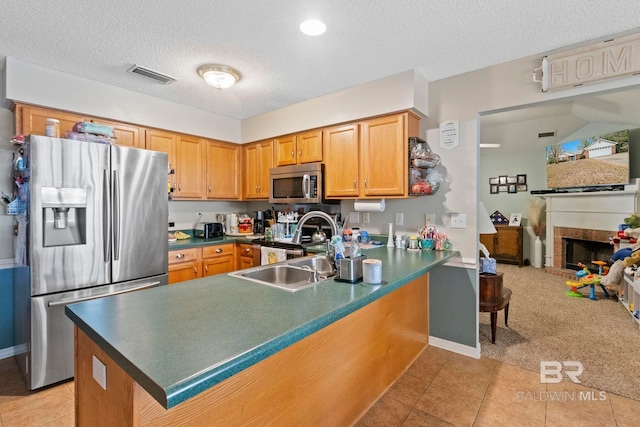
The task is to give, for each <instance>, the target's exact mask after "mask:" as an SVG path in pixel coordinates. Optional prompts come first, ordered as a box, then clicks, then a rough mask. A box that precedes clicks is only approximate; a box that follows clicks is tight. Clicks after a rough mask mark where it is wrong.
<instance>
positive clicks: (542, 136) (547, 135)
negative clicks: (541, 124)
mask: <svg viewBox="0 0 640 427" xmlns="http://www.w3.org/2000/svg"><path fill="white" fill-rule="evenodd" d="M550 136H556V131H555V130H554V131H551V132H540V133H539V134H538V138H549V137H550Z"/></svg>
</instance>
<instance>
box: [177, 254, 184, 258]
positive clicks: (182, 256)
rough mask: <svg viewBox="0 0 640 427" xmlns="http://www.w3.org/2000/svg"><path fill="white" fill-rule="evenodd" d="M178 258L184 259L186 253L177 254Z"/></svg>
mask: <svg viewBox="0 0 640 427" xmlns="http://www.w3.org/2000/svg"><path fill="white" fill-rule="evenodd" d="M176 258H177V259H182V258H184V254H176Z"/></svg>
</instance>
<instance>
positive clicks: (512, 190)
mask: <svg viewBox="0 0 640 427" xmlns="http://www.w3.org/2000/svg"><path fill="white" fill-rule="evenodd" d="M508 192H509V193H517V192H518V189H517V187H516V184H509V190H508Z"/></svg>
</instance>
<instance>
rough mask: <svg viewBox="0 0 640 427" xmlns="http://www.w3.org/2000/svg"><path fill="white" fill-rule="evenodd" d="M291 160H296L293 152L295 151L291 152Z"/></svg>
mask: <svg viewBox="0 0 640 427" xmlns="http://www.w3.org/2000/svg"><path fill="white" fill-rule="evenodd" d="M291 158H292V159H295V158H296V152H295V151H293V150H291Z"/></svg>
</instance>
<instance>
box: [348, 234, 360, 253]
mask: <svg viewBox="0 0 640 427" xmlns="http://www.w3.org/2000/svg"><path fill="white" fill-rule="evenodd" d="M357 256H360V242H358V238H357V237H355V236H352V237H351V252H350V255H349V257H350V258H355V257H357Z"/></svg>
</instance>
